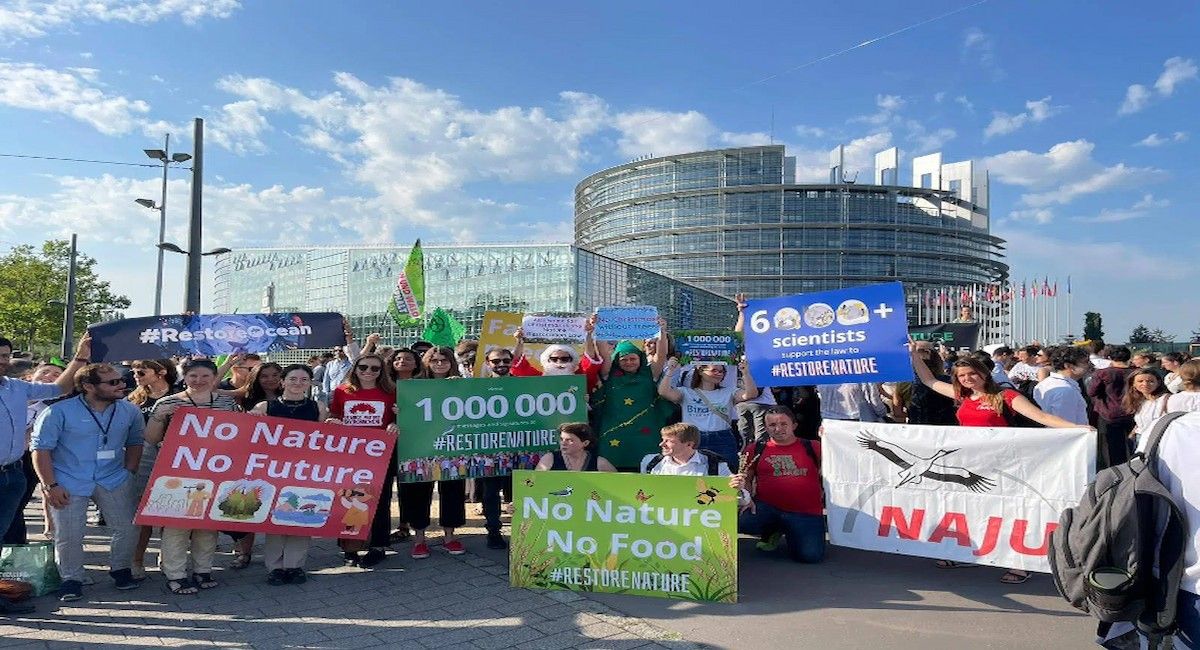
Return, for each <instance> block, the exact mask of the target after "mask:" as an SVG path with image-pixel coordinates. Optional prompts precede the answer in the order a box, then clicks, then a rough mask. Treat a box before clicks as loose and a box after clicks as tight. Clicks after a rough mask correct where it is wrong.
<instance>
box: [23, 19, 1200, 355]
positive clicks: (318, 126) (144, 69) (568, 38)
mask: <svg viewBox="0 0 1200 650" xmlns="http://www.w3.org/2000/svg"><path fill="white" fill-rule="evenodd" d="M408 4H411V5H413V6H402V5H400V3H390V2H359V3H353V4H345V3H318V2H298V3H296V2H282V1H269V2H255V3H250V2H237V1H236V0H192V1H190V2H184V1H182V0H170V1H164V2H153V3H151V2H133V1H128V0H97V1H93V2H88V3H84V2H80V1H78V0H18V1H15V2H14V1H11V0H10V1H6V2H3V3H0V154H38V155H48V156H61V157H72V158H92V159H103V160H114V161H128V162H142V161H145V160H147V159H146V158H144V156H143V155H142V153H141V149H143V148H156V147H160V146H161V144H162V136H163V134H164V133H166V132H170V133H171V134H172V143H173V147H172V148H173V149H175V150H179V151H190V148H191V127H190V120H191V118H193V117H203V118H205V120H206V127H207V130H206V138H205V142H206V150H205V151H206V157H205V216H206V241H205V244H206V246H207V247H210V248H211V247H216V246H228V247H230V248H237V247H239V246H262V245H271V244H334V243H346V242H365V243H389V242H399V243H408V242H410V241H411V240H413V239H415V238H416V237H418V236H420V237H424V238H426V239H427V240H429V241H454V240H463V241H467V240H475V241H505V240H526V241H527V240H532V239H542V240H556V241H566V240H569V239H570V238H571V235H572V229H571V216H572V207H571V198H572V192H573V188H574V185H575V183H576V182H578V181H579V180H580V179H582V178H583V177H585V176H587V175H588V174H590V173H592V172H594V171H597V170H599V169H603V168H605V167H608V166H611V165H614V164H619V163H622V162H626V161H628V160H630V159H632V158H634V157H636V156H639V155H644V154H654V155H665V154H670V153H676V152H680V151H688V150H697V149H703V148H718V147H722V146H740V145H746V144H760V143H765V142H769V141H770V140H771V139H772V136H773V138H774V141H775V142H777V143H783V144H786V145H787V146H788V149H789V153H791V154H794V155H796V156H797V157H798V159H799V172H798V173H799V175H800V177H801V178H800V180H802V181H803V180H810V179H811V180H820V179H821V178H823V177H824V175H825V172H824V171H823V170H824V168H825V163H826V161H827V152H828V150H829V149H830V148H832V147H833V146H834V145H836V144H838V143H845V144H847V145H848V154H849V162H848V167H849V168H850V169H858V170H861V173H860V176H861V177H862V178H869V177H870V166H871V158H870V156H871V155H872V154H873V153H874V152H875V151H877V150H880V149H883V148H886V147H888V146H892V145H895V146H899V147H900V148H901V152H902V164H901V178H902V179H907V178H909V176H910V173H911V172H910V168H909V166H908V160H909V159H910V158H911V156H913V155H920V154H923V153H928V152H930V151H936V150H941V151H943V152H944V155H945V159H946V160H947V161H954V160H962V159H968V158H972V159H975V160H979V161H981V162H983V163H984V165H985V166H987V167H988V168H989V169H990V171H991V178H992V214H993V231H994V232H995V233H996V234H999V235H1000V236H1002V237H1006V238H1008V239H1009V241H1010V244H1011V245H1010V253H1011V254H1010V258H1009V262H1010V264H1011V265H1012V266H1013V273H1014V276H1015V277H1016V278H1017V279H1018V281H1019V280H1021V279H1022V278H1032V277H1033V276H1035V275H1036V276H1039V277H1041V276H1045V275H1049V276H1050V277H1051V278H1055V277H1057V278H1059V279H1060V280H1065V278H1066V276H1067V275H1068V274H1069V275H1071V276H1072V282H1073V288H1074V298H1075V299H1074V310H1075V318H1074V320H1075V322H1076V323H1078V322H1079V321H1081V316H1080V314H1082V312H1083V311H1084V310H1097V311H1100V312H1101V313H1103V315H1104V320H1105V324H1106V330H1107V332H1108V334H1109V338H1112V339H1119V338H1122V337H1124V336H1125V335H1127V334H1128V332H1129V330H1130V329H1131V328H1132V327H1133V325H1135V324H1136V323H1139V322H1145V323H1146V324H1148V325H1150V326H1151V327H1162V328H1164V329H1166V330H1167V331H1168V332H1171V333H1173V334H1175V335H1176V336H1177V337H1178V338H1179V339H1180V340H1182V339H1183V338H1184V337H1185V336H1186V335H1187V334H1188V333H1189V332H1190V331H1191V330H1193V329H1197V328H1200V310H1197V309H1195V308H1194V307H1192V305H1193V304H1194V301H1193V300H1191V297H1192V296H1193V295H1194V287H1195V284H1196V282H1195V281H1196V279H1197V274H1196V273H1195V272H1194V271H1192V270H1190V269H1191V268H1192V267H1193V266H1194V265H1193V264H1190V263H1188V262H1186V260H1188V259H1195V258H1196V256H1197V253H1200V237H1198V236H1197V235H1200V227H1198V226H1197V225H1196V224H1197V220H1196V217H1197V214H1196V210H1197V209H1196V207H1195V205H1196V202H1195V201H1194V200H1190V197H1189V196H1188V195H1187V194H1186V192H1187V188H1188V187H1189V186H1190V185H1191V180H1192V179H1194V178H1196V177H1197V175H1198V174H1200V156H1197V153H1198V144H1197V143H1198V142H1200V122H1198V121H1197V119H1196V116H1197V114H1200V79H1198V72H1197V66H1198V65H1200V64H1198V62H1200V51H1198V49H1200V48H1198V47H1197V45H1196V43H1197V39H1196V38H1195V27H1196V25H1197V24H1200V5H1197V4H1196V3H1194V2H1185V1H1178V2H1163V3H1159V4H1157V5H1155V10H1154V11H1153V12H1149V11H1146V10H1145V7H1144V6H1142V5H1138V4H1136V3H1127V2H1118V1H1116V0H1112V1H1109V2H1102V3H1093V4H1090V5H1088V6H1087V11H1086V12H1081V11H1079V5H1076V4H1073V3H1044V2H1017V1H1006V0H990V1H988V2H984V3H980V4H973V3H972V2H969V1H962V2H949V1H941V0H935V1H931V2H926V3H922V4H920V5H912V4H909V3H896V2H861V3H855V4H842V5H840V6H833V5H829V3H741V4H737V5H730V4H729V3H711V2H692V3H688V4H687V5H686V6H685V5H684V4H682V3H645V2H608V3H592V5H587V6H585V5H582V4H576V3H561V2H556V3H551V2H526V3H405V5H408ZM733 7H736V12H735V11H733V10H732V9H731V8H733ZM914 7H919V9H914ZM956 10H961V11H957V12H956V13H953V14H952V15H949V16H945V14H948V13H950V12H955V11H956ZM939 16H944V17H941V18H937V19H936V20H932V21H931V22H928V23H926V24H921V25H919V26H914V25H917V24H918V23H921V22H922V21H925V20H927V19H932V18H936V17H939ZM910 26H913V27H912V28H911V29H908V30H905V31H902V32H901V33H898V34H895V35H893V36H889V37H887V38H884V39H882V40H878V41H875V42H872V43H870V44H868V45H865V46H863V47H859V48H855V49H852V50H850V51H848V52H845V53H843V54H839V55H837V56H834V57H832V58H828V59H826V60H822V61H819V62H815V63H813V62H814V61H816V60H818V59H820V58H821V57H825V56H827V55H830V54H832V53H836V52H840V51H842V50H845V49H846V48H850V47H851V46H854V45H856V44H859V43H863V42H864V41H867V40H868V39H872V38H876V37H880V36H883V35H886V34H890V33H893V32H896V31H897V30H902V29H903V28H906V27H910ZM772 125H773V129H772ZM160 172H161V170H160V169H153V168H138V167H127V166H105V165H90V164H79V163H65V162H54V161H36V160H22V159H13V158H4V157H0V245H4V246H11V245H13V244H17V243H23V242H40V241H42V240H43V239H45V238H46V237H48V236H64V235H66V234H68V233H70V232H78V233H79V234H80V240H81V248H82V249H83V250H84V251H85V252H87V253H88V254H90V255H93V256H94V257H96V258H97V259H99V260H100V263H101V267H100V268H101V272H102V273H103V275H105V276H106V277H108V278H110V279H111V280H112V281H113V283H114V285H115V286H116V288H117V289H118V290H120V291H121V292H123V293H125V294H127V295H129V296H130V298H131V299H132V300H133V302H134V306H133V308H132V309H131V310H130V315H138V314H143V313H150V311H151V309H152V305H153V285H154V263H155V252H154V248H153V244H154V242H155V241H156V239H157V219H156V213H154V212H152V211H150V210H146V209H145V208H141V207H140V206H137V205H135V204H134V202H133V199H134V198H138V197H147V198H154V199H157V197H158V193H159V191H160V182H161V176H160ZM169 192H170V194H169V200H168V219H169V222H170V223H169V232H168V240H172V241H176V242H178V243H180V244H181V245H182V244H184V243H185V237H186V235H185V228H186V215H187V212H186V205H187V197H188V194H187V193H188V178H187V172H185V171H177V172H173V173H172V176H171V183H170V190H169ZM500 224H503V226H502V227H501V226H500ZM182 270H183V258H182V257H181V256H170V257H169V258H168V275H167V281H166V282H167V284H166V287H167V293H166V298H165V308H166V309H169V310H174V309H178V308H179V307H180V306H181V305H182Z"/></svg>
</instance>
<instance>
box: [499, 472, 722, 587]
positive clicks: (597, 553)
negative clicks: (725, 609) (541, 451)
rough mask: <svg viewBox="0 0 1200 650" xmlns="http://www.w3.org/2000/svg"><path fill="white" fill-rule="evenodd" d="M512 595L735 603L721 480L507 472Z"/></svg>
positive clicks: (704, 477) (609, 474) (707, 477)
mask: <svg viewBox="0 0 1200 650" xmlns="http://www.w3.org/2000/svg"><path fill="white" fill-rule="evenodd" d="M513 485H514V487H515V493H514V498H513V502H514V504H515V506H516V510H515V512H514V513H513V520H512V529H513V535H512V542H511V543H512V547H511V549H512V550H511V552H510V553H511V555H510V556H509V578H510V582H511V584H512V586H514V587H537V588H542V589H567V590H571V591H594V592H608V593H622V594H638V595H642V596H657V597H660V598H679V599H686V600H701V601H710V602H727V603H732V602H737V491H736V490H733V489H731V488H730V487H729V479H728V478H718V477H712V476H651V475H648V474H617V473H608V472H536V471H533V472H530V471H517V472H514V473H513Z"/></svg>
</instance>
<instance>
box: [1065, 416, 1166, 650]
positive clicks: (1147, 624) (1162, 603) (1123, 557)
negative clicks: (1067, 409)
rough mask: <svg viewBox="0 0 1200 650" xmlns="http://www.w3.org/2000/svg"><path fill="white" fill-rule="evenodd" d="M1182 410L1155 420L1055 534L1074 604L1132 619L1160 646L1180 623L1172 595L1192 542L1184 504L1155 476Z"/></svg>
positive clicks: (1110, 618) (1110, 619) (1106, 621)
mask: <svg viewBox="0 0 1200 650" xmlns="http://www.w3.org/2000/svg"><path fill="white" fill-rule="evenodd" d="M1182 415H1185V413H1182V412H1177V413H1168V414H1166V415H1164V416H1162V417H1161V418H1159V419H1158V421H1157V422H1156V423H1155V424H1154V429H1153V430H1152V431H1150V433H1149V434H1148V440H1147V442H1146V447H1145V451H1144V452H1143V451H1140V452H1138V453H1136V454H1134V456H1133V458H1132V459H1130V460H1129V462H1127V463H1124V464H1121V465H1116V466H1114V467H1110V468H1108V469H1105V470H1101V471H1100V472H1099V473H1097V474H1096V480H1095V481H1093V482H1092V484H1091V485H1089V486H1088V488H1087V491H1086V492H1085V493H1084V495H1083V498H1082V499H1081V500H1080V502H1079V505H1078V506H1076V507H1074V508H1067V509H1066V510H1064V511H1063V513H1062V516H1061V518H1060V520H1059V526H1058V528H1057V529H1056V530H1055V531H1054V532H1052V533H1051V534H1050V552H1049V553H1048V559H1049V561H1050V575H1051V576H1052V577H1053V578H1054V586H1055V587H1056V588H1057V589H1058V592H1059V593H1060V594H1062V596H1063V597H1064V598H1066V599H1067V601H1068V602H1070V603H1071V605H1072V606H1073V607H1075V608H1076V609H1079V610H1082V611H1084V612H1087V613H1088V614H1091V615H1092V616H1094V617H1095V618H1097V619H1099V620H1100V621H1101V624H1100V625H1101V630H1102V631H1106V630H1107V627H1108V626H1109V625H1111V624H1112V623H1116V622H1119V621H1127V622H1131V623H1135V624H1136V625H1137V627H1138V629H1139V630H1140V631H1142V632H1143V633H1145V634H1146V635H1147V636H1149V637H1150V639H1151V642H1150V647H1151V648H1152V649H1153V648H1157V647H1159V645H1158V644H1159V643H1160V642H1161V641H1162V638H1163V637H1165V636H1168V635H1170V634H1172V633H1173V632H1174V630H1175V599H1176V597H1177V596H1178V593H1179V579H1180V577H1181V576H1182V575H1183V552H1184V547H1185V546H1186V545H1187V543H1188V529H1187V522H1186V521H1185V519H1184V513H1183V509H1182V508H1181V507H1180V506H1179V504H1177V503H1176V502H1175V499H1174V498H1173V497H1172V496H1171V493H1170V492H1168V491H1167V488H1166V487H1165V486H1163V484H1162V483H1161V482H1159V479H1158V445H1159V442H1160V441H1161V440H1162V437H1163V433H1164V432H1165V431H1166V429H1167V427H1168V426H1170V424H1171V423H1172V422H1174V421H1175V420H1176V419H1177V418H1179V417H1180V416H1182Z"/></svg>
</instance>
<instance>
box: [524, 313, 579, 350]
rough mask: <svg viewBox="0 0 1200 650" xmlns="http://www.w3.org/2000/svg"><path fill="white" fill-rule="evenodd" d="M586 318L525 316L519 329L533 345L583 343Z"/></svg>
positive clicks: (570, 315) (541, 315)
mask: <svg viewBox="0 0 1200 650" xmlns="http://www.w3.org/2000/svg"><path fill="white" fill-rule="evenodd" d="M586 321H587V319H586V318H584V317H583V316H581V315H579V314H525V317H524V318H523V319H521V329H522V330H523V333H524V334H525V340H526V341H529V342H534V343H583V341H584V339H585V338H586V332H584V329H583V325H584V323H585V322H586Z"/></svg>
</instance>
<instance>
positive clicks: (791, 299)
mask: <svg viewBox="0 0 1200 650" xmlns="http://www.w3.org/2000/svg"><path fill="white" fill-rule="evenodd" d="M907 321H908V319H907V317H906V315H905V311H904V287H903V285H901V284H900V283H899V282H889V283H887V284H872V285H866V286H861V287H850V288H848V289H836V290H834V291H822V292H820V293H808V294H801V295H798V296H782V297H779V298H769V299H766V300H751V301H750V302H749V304H748V305H747V307H746V330H745V337H746V357H747V360H748V362H749V365H750V373H751V374H752V375H753V376H754V382H755V383H757V384H758V385H759V386H798V385H805V384H841V383H846V382H882V381H911V380H912V378H913V370H912V361H911V358H910V356H909V353H908V348H907V347H906V346H905V344H906V343H907V342H908V322H907Z"/></svg>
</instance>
